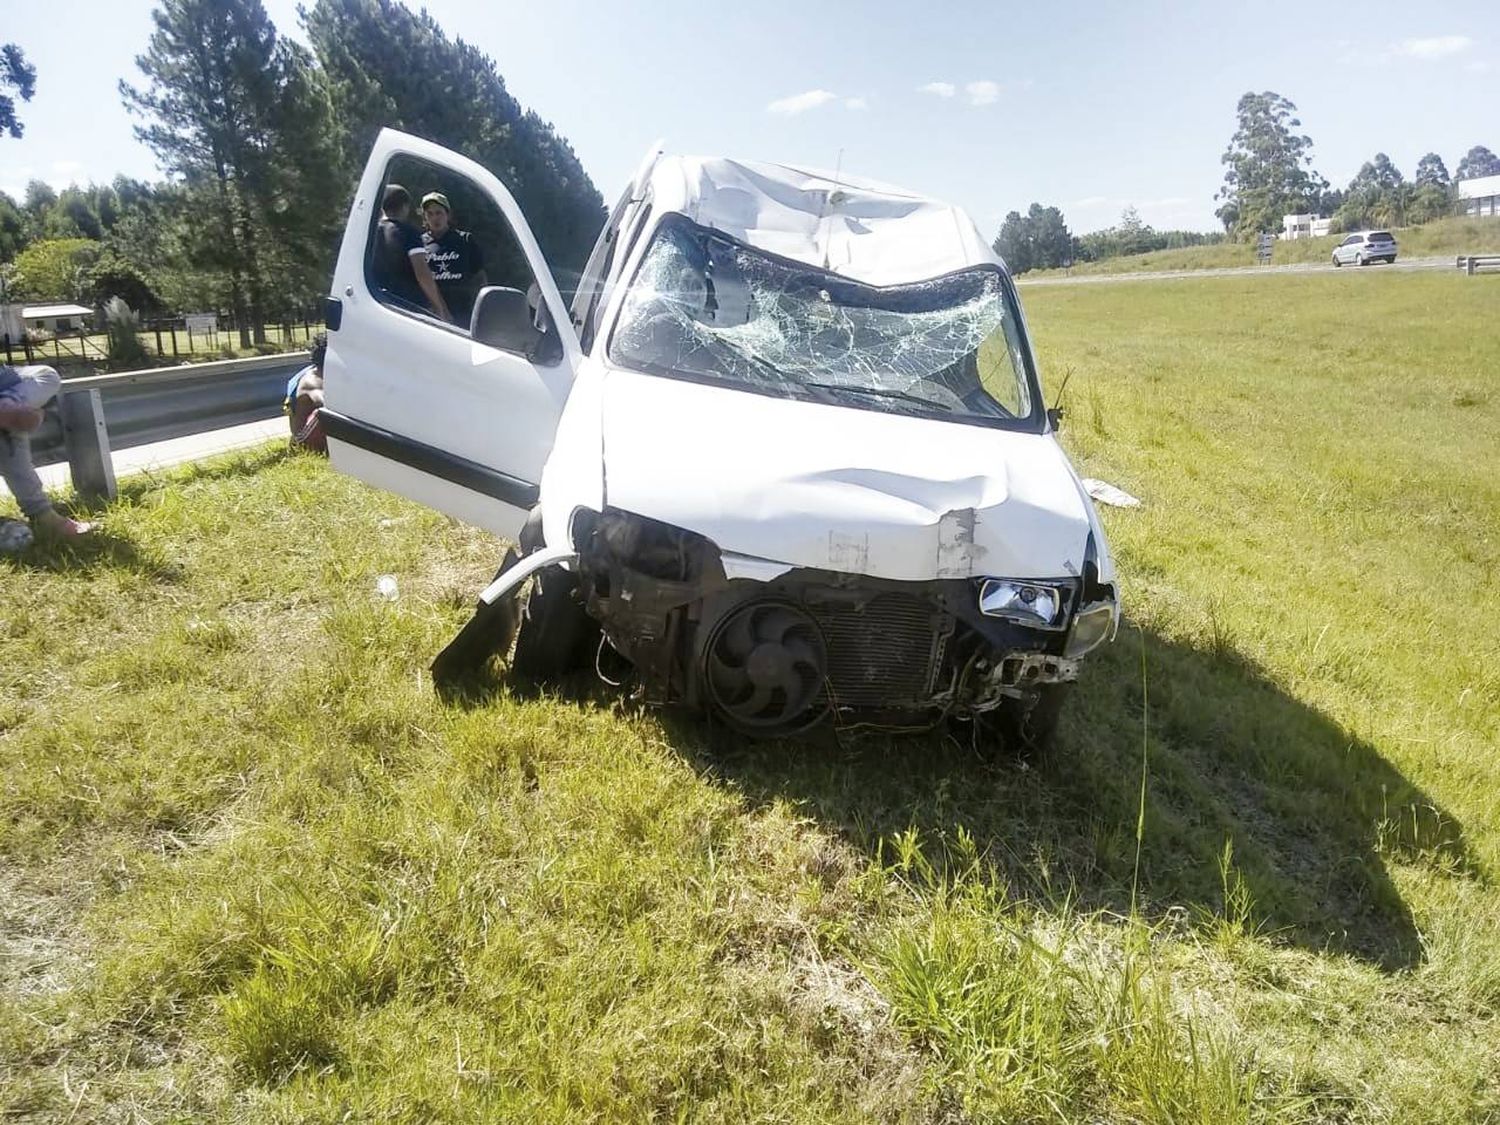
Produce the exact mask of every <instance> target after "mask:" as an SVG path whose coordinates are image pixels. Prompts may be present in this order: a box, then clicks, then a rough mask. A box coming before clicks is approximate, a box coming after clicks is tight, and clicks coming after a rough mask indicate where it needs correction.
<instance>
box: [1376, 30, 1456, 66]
mask: <svg viewBox="0 0 1500 1125" xmlns="http://www.w3.org/2000/svg"><path fill="white" fill-rule="evenodd" d="M1473 45H1474V40H1472V39H1470V38H1469V37H1468V36H1467V35H1434V36H1432V37H1430V38H1427V39H1403V40H1402V41H1401V42H1400V43H1397V44H1396V45H1395V46H1394V47H1393V48H1391V50H1392V51H1393V52H1394V53H1395V54H1398V55H1405V56H1406V57H1407V58H1412V59H1422V60H1424V61H1430V60H1433V59H1445V58H1447V57H1448V56H1449V55H1457V54H1462V53H1463V52H1464V51H1467V50H1468V49H1469V48H1470V47H1472V46H1473Z"/></svg>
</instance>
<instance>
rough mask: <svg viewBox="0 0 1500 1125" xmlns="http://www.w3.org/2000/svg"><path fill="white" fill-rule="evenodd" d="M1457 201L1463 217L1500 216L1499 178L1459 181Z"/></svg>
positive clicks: (1484, 177) (1483, 177)
mask: <svg viewBox="0 0 1500 1125" xmlns="http://www.w3.org/2000/svg"><path fill="white" fill-rule="evenodd" d="M1458 199H1459V202H1460V203H1461V204H1462V205H1463V211H1464V214H1465V215H1500V176H1480V177H1479V178H1478V179H1477V180H1459V181H1458Z"/></svg>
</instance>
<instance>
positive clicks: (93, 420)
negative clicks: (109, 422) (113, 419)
mask: <svg viewBox="0 0 1500 1125" xmlns="http://www.w3.org/2000/svg"><path fill="white" fill-rule="evenodd" d="M58 407H59V409H60V410H61V412H62V422H63V444H64V445H65V447H66V448H67V451H68V470H69V472H71V473H72V475H73V491H74V492H76V493H78V494H79V495H80V496H85V497H88V498H90V499H101V498H102V499H105V500H113V499H114V498H115V495H116V488H115V463H114V459H113V458H112V457H111V456H110V452H109V431H108V430H106V429H105V428H104V400H103V399H102V398H100V397H99V392H98V391H97V390H92V389H91V390H87V391H75V392H73V393H71V394H69V393H67V389H66V387H64V393H63V394H62V396H61V397H60V400H59V403H58Z"/></svg>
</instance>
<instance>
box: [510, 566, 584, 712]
mask: <svg viewBox="0 0 1500 1125" xmlns="http://www.w3.org/2000/svg"><path fill="white" fill-rule="evenodd" d="M577 587H578V578H577V576H576V575H574V574H572V573H571V572H569V571H566V570H563V569H561V568H560V567H547V568H546V569H545V570H543V571H541V572H540V573H539V574H537V575H536V576H535V577H534V578H533V579H532V580H531V589H530V591H529V592H528V593H527V594H526V600H525V604H524V605H523V606H522V608H521V627H520V629H519V630H518V632H517V633H516V650H515V653H514V654H513V655H512V656H511V661H510V670H511V674H512V675H513V676H515V677H517V678H518V679H521V680H524V681H527V682H529V683H533V684H540V683H545V682H549V681H552V680H556V679H559V678H560V677H562V676H565V675H567V674H568V673H570V672H576V671H578V670H580V669H582V668H584V667H586V666H587V662H588V656H589V652H588V650H589V647H590V644H591V642H592V641H593V640H594V639H595V638H596V637H597V635H598V626H597V625H596V624H595V623H594V619H593V618H591V617H590V616H589V615H588V614H587V613H586V612H585V611H584V608H583V606H582V605H580V604H579V602H578V598H577V596H576V591H577Z"/></svg>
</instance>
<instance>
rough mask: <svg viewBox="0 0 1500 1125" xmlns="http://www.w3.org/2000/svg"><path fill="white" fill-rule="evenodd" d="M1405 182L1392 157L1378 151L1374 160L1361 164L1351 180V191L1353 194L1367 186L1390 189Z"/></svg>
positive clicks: (1383, 189) (1384, 189)
mask: <svg viewBox="0 0 1500 1125" xmlns="http://www.w3.org/2000/svg"><path fill="white" fill-rule="evenodd" d="M1405 182H1406V181H1405V180H1404V179H1402V176H1401V172H1400V170H1399V169H1398V168H1397V167H1396V166H1395V165H1394V164H1392V163H1391V158H1390V157H1389V156H1387V155H1386V154H1385V153H1383V152H1377V153H1376V154H1375V159H1374V160H1367V161H1365V162H1364V163H1363V164H1361V165H1360V168H1359V171H1358V172H1356V173H1355V174H1354V179H1353V180H1351V181H1350V182H1349V191H1350V193H1351V194H1353V193H1355V192H1358V191H1362V190H1364V189H1365V188H1374V189H1376V190H1377V191H1390V190H1392V189H1394V188H1396V187H1399V186H1400V185H1401V184H1403V183H1405Z"/></svg>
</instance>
